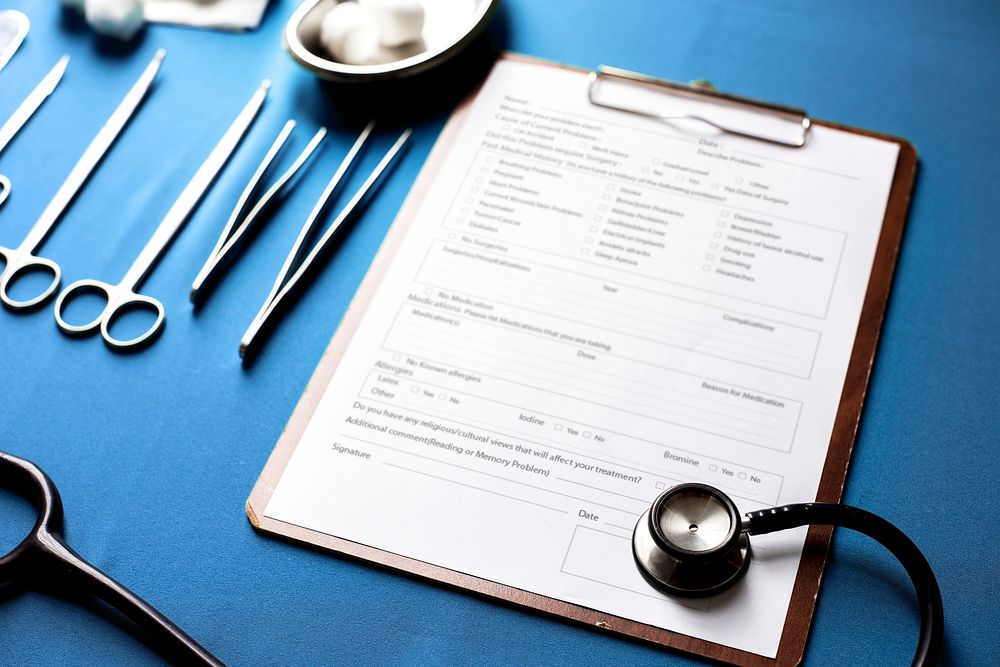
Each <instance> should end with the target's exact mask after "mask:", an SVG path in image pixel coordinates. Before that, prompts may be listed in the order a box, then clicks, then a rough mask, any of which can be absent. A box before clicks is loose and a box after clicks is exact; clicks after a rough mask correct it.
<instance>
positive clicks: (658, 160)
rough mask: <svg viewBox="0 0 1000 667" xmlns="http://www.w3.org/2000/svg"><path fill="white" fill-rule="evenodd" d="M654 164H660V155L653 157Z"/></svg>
mask: <svg viewBox="0 0 1000 667" xmlns="http://www.w3.org/2000/svg"><path fill="white" fill-rule="evenodd" d="M653 164H654V165H658V164H660V158H658V157H654V158H653Z"/></svg>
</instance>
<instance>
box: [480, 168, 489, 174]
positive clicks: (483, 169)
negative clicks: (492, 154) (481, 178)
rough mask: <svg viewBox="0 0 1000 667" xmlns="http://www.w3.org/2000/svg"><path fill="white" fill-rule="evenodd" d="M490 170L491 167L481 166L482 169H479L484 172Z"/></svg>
mask: <svg viewBox="0 0 1000 667" xmlns="http://www.w3.org/2000/svg"><path fill="white" fill-rule="evenodd" d="M489 170H490V168H489V167H480V169H479V171H481V172H483V173H484V174H485V173H487V172H489Z"/></svg>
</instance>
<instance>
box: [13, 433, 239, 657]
mask: <svg viewBox="0 0 1000 667" xmlns="http://www.w3.org/2000/svg"><path fill="white" fill-rule="evenodd" d="M0 487H4V488H7V489H8V490H10V491H13V492H14V493H18V494H20V495H23V496H25V497H27V498H29V499H30V500H31V501H32V502H33V503H34V504H35V506H36V507H37V509H38V519H37V520H36V521H35V525H34V527H33V528H32V529H31V532H30V533H28V535H27V536H26V537H25V538H24V539H23V540H21V542H20V543H19V544H18V545H17V546H16V547H14V549H13V550H12V551H11V552H10V553H8V554H7V555H6V556H3V557H2V558H0V590H3V591H5V592H6V591H10V590H13V591H14V592H19V591H21V590H26V589H29V588H33V589H36V590H43V591H48V592H52V593H55V594H60V595H65V594H66V593H72V594H74V595H77V596H81V597H88V596H93V597H96V598H97V599H99V600H102V601H104V602H106V603H107V604H109V605H111V606H112V607H114V608H115V609H117V610H118V611H119V612H121V613H122V614H124V615H125V616H126V617H127V618H128V619H129V620H131V621H132V622H134V623H135V624H136V625H137V626H139V627H140V628H142V630H143V631H144V632H146V633H147V634H148V635H149V637H150V638H151V639H152V640H153V642H154V643H155V644H156V645H157V647H158V648H160V650H162V651H163V652H164V654H165V657H169V658H170V659H171V660H173V661H175V662H176V663H178V664H184V665H209V666H211V667H221V666H222V664H223V663H221V662H220V661H219V660H218V659H217V658H216V657H215V656H213V655H212V654H211V653H209V652H208V651H206V650H205V649H204V648H202V646H201V645H199V644H198V642H196V641H195V640H193V639H191V637H189V636H188V635H187V634H185V633H184V631H183V630H181V629H180V628H178V627H177V626H176V625H174V624H173V623H171V622H170V619H168V618H167V617H166V616H164V615H163V614H161V613H160V612H158V611H157V610H156V609H154V608H153V607H152V606H151V605H150V604H149V603H148V602H146V601H145V600H143V599H141V598H140V597H138V596H137V595H136V594H135V593H133V592H132V591H130V590H129V589H127V588H125V587H124V586H122V585H121V584H119V583H118V582H117V581H115V580H114V579H112V578H111V577H109V576H108V575H107V574H105V573H104V572H102V571H101V570H99V569H97V568H96V567H94V566H93V565H91V564H90V563H88V562H87V561H85V560H84V559H83V558H81V557H80V556H79V555H78V554H77V553H76V552H75V551H73V549H71V548H70V547H69V545H67V544H66V540H65V538H64V537H63V535H62V531H63V516H64V515H63V505H62V499H61V498H60V497H59V489H57V488H56V485H55V483H54V482H53V481H52V479H51V478H50V477H49V476H48V475H46V474H45V472H44V471H43V470H42V469H41V468H39V467H38V466H36V465H35V464H34V463H32V462H31V461H26V460H25V459H22V458H19V457H17V456H14V455H12V454H8V453H6V452H2V451H0Z"/></svg>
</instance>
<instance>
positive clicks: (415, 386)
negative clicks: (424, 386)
mask: <svg viewBox="0 0 1000 667" xmlns="http://www.w3.org/2000/svg"><path fill="white" fill-rule="evenodd" d="M410 391H411V392H413V393H414V394H419V393H420V387H418V386H417V385H413V386H412V387H410Z"/></svg>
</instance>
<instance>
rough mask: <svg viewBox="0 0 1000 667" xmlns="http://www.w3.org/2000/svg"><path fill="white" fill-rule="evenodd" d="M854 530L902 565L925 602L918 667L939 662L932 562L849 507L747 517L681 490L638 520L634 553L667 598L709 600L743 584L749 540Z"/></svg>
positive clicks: (727, 503)
mask: <svg viewBox="0 0 1000 667" xmlns="http://www.w3.org/2000/svg"><path fill="white" fill-rule="evenodd" d="M808 525H823V526H841V527H843V528H850V529H852V530H856V531H858V532H861V533H864V534H865V535H867V536H869V537H871V538H873V539H875V540H877V541H878V542H879V543H881V544H882V545H883V546H885V547H886V548H887V549H889V551H891V552H892V554H893V555H894V556H895V557H896V558H897V559H898V560H899V562H900V563H901V564H902V565H903V567H904V568H905V569H906V572H907V574H909V575H910V579H911V580H912V581H913V587H914V588H915V589H916V592H917V600H918V602H919V604H920V641H919V642H918V644H917V651H916V653H915V654H914V656H913V665H914V667H916V666H919V665H933V664H936V663H937V661H938V658H939V657H940V654H941V648H942V643H943V634H944V608H943V605H942V602H941V591H940V589H939V588H938V584H937V579H935V578H934V572H933V571H932V570H931V567H930V565H929V564H928V563H927V559H926V558H924V555H923V554H922V553H920V550H919V549H918V548H917V546H916V545H915V544H914V543H913V542H912V541H911V540H910V538H908V537H907V536H906V535H905V534H903V532H902V531H901V530H899V529H898V528H896V527H895V526H894V525H892V524H891V523H889V522H888V521H886V520H885V519H883V518H881V517H879V516H876V515H875V514H872V513H871V512H866V511H865V510H861V509H858V508H856V507H850V506H849V505H839V504H836V503H802V504H797V505H782V506H780V507H773V508H771V509H766V510H759V511H757V512H748V513H747V514H746V516H744V517H741V516H740V513H739V510H737V509H736V505H735V504H734V503H733V501H732V500H731V499H730V498H729V496H727V495H726V494H725V493H723V492H722V491H720V490H719V489H716V488H715V487H711V486H708V485H706V484H678V485H677V486H674V487H671V488H669V489H667V490H666V491H664V492H663V493H662V494H660V496H659V497H658V498H657V499H656V500H654V501H653V505H652V506H651V507H650V508H649V509H648V510H647V511H646V512H644V513H643V515H642V516H641V517H639V521H638V522H636V524H635V531H634V532H633V534H632V554H633V556H635V563H636V565H637V566H638V568H639V572H640V574H642V576H643V577H644V578H645V579H646V581H648V582H649V583H650V585H652V586H653V587H655V588H656V589H658V590H660V591H662V592H663V593H666V594H667V595H677V596H682V597H704V596H709V595H715V594H716V593H721V592H722V591H725V590H726V589H728V588H729V587H731V586H732V585H733V584H735V583H736V582H738V581H739V580H740V579H741V578H742V577H743V575H745V574H746V572H747V567H748V566H749V565H750V557H751V549H750V535H763V534H765V533H773V532H776V531H779V530H787V529H789V528H798V527H799V526H808Z"/></svg>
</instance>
